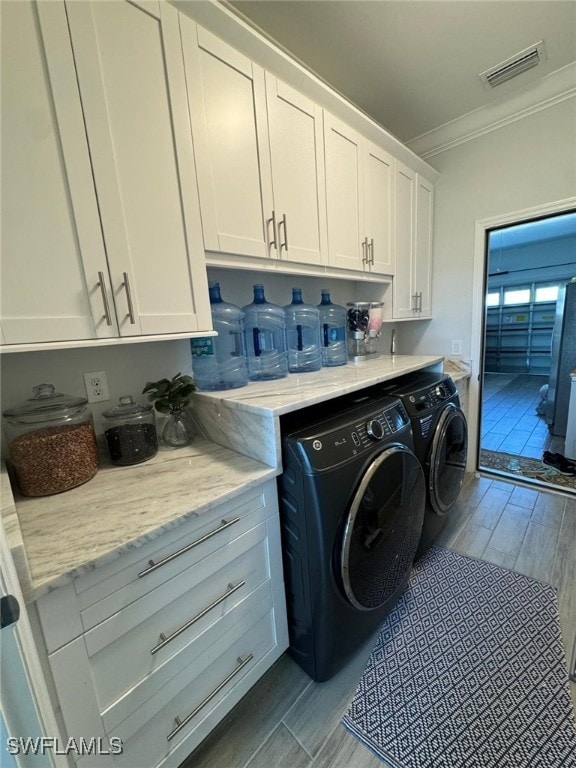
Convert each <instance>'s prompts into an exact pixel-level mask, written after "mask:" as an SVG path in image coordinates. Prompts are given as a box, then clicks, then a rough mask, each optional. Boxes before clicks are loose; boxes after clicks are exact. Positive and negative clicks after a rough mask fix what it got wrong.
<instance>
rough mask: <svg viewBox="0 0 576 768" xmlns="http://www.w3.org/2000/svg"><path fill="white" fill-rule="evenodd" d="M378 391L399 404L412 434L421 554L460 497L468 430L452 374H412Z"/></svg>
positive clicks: (439, 529) (419, 552)
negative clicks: (421, 479) (420, 502)
mask: <svg viewBox="0 0 576 768" xmlns="http://www.w3.org/2000/svg"><path fill="white" fill-rule="evenodd" d="M380 391H381V392H382V393H383V394H384V393H385V394H387V395H389V396H392V397H399V398H400V400H401V401H402V402H403V404H404V406H405V407H406V410H407V411H408V415H409V416H410V421H411V424H412V432H413V435H414V450H415V452H416V455H417V456H418V458H419V459H420V462H421V463H422V466H423V468H424V473H425V476H426V487H427V503H426V514H425V516H424V526H423V529H422V537H421V540H420V544H419V546H418V551H417V553H416V555H417V557H419V556H420V555H421V554H423V553H424V552H425V551H426V550H427V549H429V547H430V546H431V545H432V544H433V543H434V541H435V540H436V539H437V538H438V536H439V535H440V533H441V531H442V530H443V528H444V526H445V525H446V523H447V521H448V519H449V517H450V515H449V513H450V510H451V509H452V507H453V506H454V504H455V502H456V499H457V498H458V496H459V494H460V490H461V488H462V484H463V482H464V475H465V472H466V458H467V453H468V427H467V424H466V416H465V415H464V413H463V411H462V410H461V409H460V399H459V397H458V391H457V389H456V386H455V384H454V382H453V381H452V379H451V378H450V376H447V375H446V374H441V373H414V374H409V375H408V376H405V377H403V378H401V379H400V380H398V381H395V382H391V383H390V384H385V385H383V386H382V387H381V388H380Z"/></svg>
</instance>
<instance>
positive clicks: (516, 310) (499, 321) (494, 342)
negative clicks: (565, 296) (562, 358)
mask: <svg viewBox="0 0 576 768" xmlns="http://www.w3.org/2000/svg"><path fill="white" fill-rule="evenodd" d="M555 308H556V302H555V301H546V302H543V301H539V302H534V301H531V302H527V303H525V304H510V305H507V306H502V305H501V306H498V307H488V309H487V316H486V348H485V369H486V371H487V372H489V373H534V374H542V375H544V376H547V375H549V373H550V353H551V344H552V331H553V329H554V318H555Z"/></svg>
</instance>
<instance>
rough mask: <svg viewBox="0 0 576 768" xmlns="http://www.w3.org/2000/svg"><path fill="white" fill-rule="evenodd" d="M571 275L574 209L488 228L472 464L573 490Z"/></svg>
mask: <svg viewBox="0 0 576 768" xmlns="http://www.w3.org/2000/svg"><path fill="white" fill-rule="evenodd" d="M575 277H576V211H569V212H564V213H559V214H555V215H551V216H546V217H540V218H537V219H533V220H529V221H522V222H519V223H515V224H506V225H505V226H500V227H495V228H493V229H488V230H487V231H486V254H485V274H484V313H483V314H484V324H483V345H482V360H481V376H480V392H479V401H480V402H479V406H480V408H479V414H480V415H479V438H478V444H479V451H478V468H479V469H480V470H482V471H487V472H490V473H494V474H498V475H503V476H506V477H513V478H515V479H519V480H521V481H524V482H528V483H534V484H538V485H545V486H547V487H549V488H553V489H555V490H561V491H567V492H569V493H574V494H576V445H574V438H573V437H572V434H573V432H575V430H576V425H574V423H573V422H574V421H575V420H576V402H574V406H573V409H572V411H573V412H572V413H569V412H570V393H571V389H572V380H571V377H570V373H571V371H575V370H576V282H572V279H573V278H575ZM575 378H576V377H575ZM572 399H573V400H576V381H575V382H574V392H573V398H572ZM575 434H576V433H575Z"/></svg>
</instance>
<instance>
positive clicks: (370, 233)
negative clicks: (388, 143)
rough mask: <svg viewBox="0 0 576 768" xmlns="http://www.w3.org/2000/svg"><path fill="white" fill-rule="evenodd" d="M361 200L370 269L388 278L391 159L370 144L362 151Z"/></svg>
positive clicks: (391, 230) (391, 226) (390, 266)
mask: <svg viewBox="0 0 576 768" xmlns="http://www.w3.org/2000/svg"><path fill="white" fill-rule="evenodd" d="M364 201H365V202H364V206H365V222H366V223H365V234H366V236H367V238H368V248H369V251H368V260H369V269H370V271H371V272H379V273H381V274H386V275H391V274H393V272H394V268H393V258H392V254H393V247H392V244H393V239H392V238H393V234H394V218H393V213H394V211H393V201H394V159H393V158H392V157H391V155H389V154H388V153H387V152H385V151H384V150H383V149H380V147H378V146H376V145H375V144H372V143H370V142H365V151H364Z"/></svg>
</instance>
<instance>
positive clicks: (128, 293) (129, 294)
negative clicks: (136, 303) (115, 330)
mask: <svg viewBox="0 0 576 768" xmlns="http://www.w3.org/2000/svg"><path fill="white" fill-rule="evenodd" d="M122 274H123V275H124V282H123V283H122V285H123V286H124V288H125V289H126V301H127V302H128V317H129V318H130V324H131V325H136V320H135V319H134V307H133V305H132V292H131V291H130V280H129V278H128V272H123V273H122Z"/></svg>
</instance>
